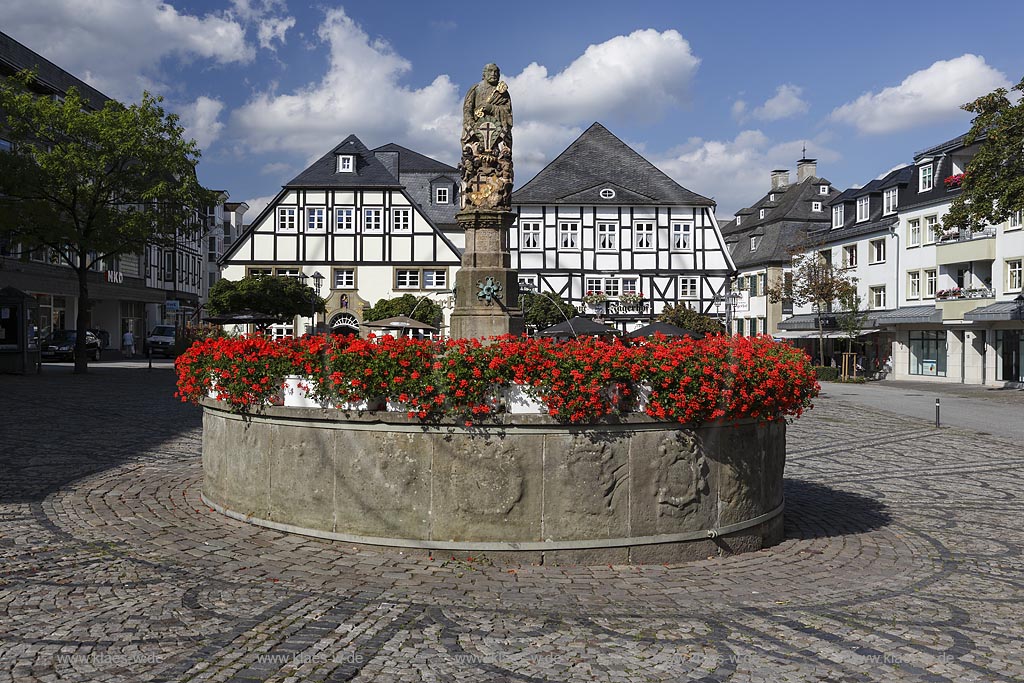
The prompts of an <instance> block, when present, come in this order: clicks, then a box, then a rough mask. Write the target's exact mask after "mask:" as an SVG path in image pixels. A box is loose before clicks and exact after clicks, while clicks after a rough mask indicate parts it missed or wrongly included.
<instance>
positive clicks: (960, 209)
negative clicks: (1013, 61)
mask: <svg viewBox="0 0 1024 683" xmlns="http://www.w3.org/2000/svg"><path fill="white" fill-rule="evenodd" d="M1011 90H1013V91H1016V92H1017V93H1019V94H1024V80H1021V82H1020V83H1018V84H1017V85H1015V86H1013V88H1011ZM1013 99H1015V98H1013ZM962 108H963V109H965V110H967V111H969V112H972V113H974V114H976V116H975V117H974V120H973V121H972V125H971V130H970V131H969V132H968V133H967V135H966V136H965V137H964V145H965V146H966V145H972V144H974V143H975V142H980V143H981V144H980V145H979V148H978V151H977V153H976V154H975V155H974V157H973V158H972V159H971V160H970V161H969V162H968V163H967V168H966V172H965V173H964V178H963V181H962V184H961V185H960V193H959V194H958V195H957V196H956V197H955V198H954V199H953V202H952V204H951V205H950V207H949V212H948V213H947V214H946V216H945V217H944V218H943V219H942V222H943V225H944V226H945V227H947V228H960V229H970V230H981V229H982V228H984V227H985V226H986V225H996V224H998V223H1002V222H1003V221H1005V220H1006V219H1007V218H1009V217H1010V215H1011V214H1013V213H1015V212H1017V211H1021V210H1024V99H1019V100H1017V101H1016V103H1014V102H1011V97H1010V94H1009V92H1008V91H1007V90H1006V89H1005V88H997V89H996V90H994V91H992V92H990V93H989V94H987V95H983V96H982V97H979V98H978V99H976V100H974V101H973V102H968V103H967V104H965V105H963V107H962Z"/></svg>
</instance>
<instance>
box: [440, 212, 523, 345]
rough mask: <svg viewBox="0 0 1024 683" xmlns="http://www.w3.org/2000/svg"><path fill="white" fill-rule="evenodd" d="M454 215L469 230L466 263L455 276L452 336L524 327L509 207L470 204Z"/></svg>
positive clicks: (510, 331) (479, 335)
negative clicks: (510, 246)
mask: <svg viewBox="0 0 1024 683" xmlns="http://www.w3.org/2000/svg"><path fill="white" fill-rule="evenodd" d="M455 220H456V221H457V222H458V224H459V225H460V226H461V227H462V229H463V230H465V232H466V250H465V252H463V254H462V268H460V269H459V272H458V273H457V274H456V276H455V310H454V311H453V312H452V318H451V336H452V337H453V338H456V339H463V338H465V339H469V338H478V339H479V338H485V337H496V336H499V335H503V334H514V335H520V334H522V333H523V329H524V325H523V311H522V309H521V308H520V307H519V274H518V273H517V272H516V271H515V270H512V268H511V267H510V266H511V263H512V258H511V256H510V254H509V250H508V234H509V230H510V229H511V227H512V221H513V220H515V216H514V215H513V214H512V212H510V211H501V210H486V209H472V208H470V209H466V210H463V211H460V212H459V213H458V214H457V215H456V217H455Z"/></svg>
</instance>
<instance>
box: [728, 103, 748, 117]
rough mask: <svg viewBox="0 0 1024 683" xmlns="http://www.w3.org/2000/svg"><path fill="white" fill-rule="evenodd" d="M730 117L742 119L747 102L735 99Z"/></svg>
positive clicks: (745, 111)
mask: <svg viewBox="0 0 1024 683" xmlns="http://www.w3.org/2000/svg"><path fill="white" fill-rule="evenodd" d="M731 111H732V117H733V118H734V119H736V120H737V121H742V120H743V119H744V118H745V116H746V113H747V103H746V102H745V101H743V100H736V101H735V102H733V103H732V110H731Z"/></svg>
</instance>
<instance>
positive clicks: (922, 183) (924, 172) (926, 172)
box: [917, 164, 935, 192]
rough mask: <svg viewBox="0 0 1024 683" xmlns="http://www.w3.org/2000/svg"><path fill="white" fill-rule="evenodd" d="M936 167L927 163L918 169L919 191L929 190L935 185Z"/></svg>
mask: <svg viewBox="0 0 1024 683" xmlns="http://www.w3.org/2000/svg"><path fill="white" fill-rule="evenodd" d="M934 176H935V169H933V168H932V165H931V164H925V165H924V166H922V167H921V168H919V169H917V191H918V192H927V191H929V190H930V189H932V187H934V185H935V177H934Z"/></svg>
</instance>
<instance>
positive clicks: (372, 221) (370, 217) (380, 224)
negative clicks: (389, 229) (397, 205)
mask: <svg viewBox="0 0 1024 683" xmlns="http://www.w3.org/2000/svg"><path fill="white" fill-rule="evenodd" d="M382 230H384V209H363V232H381V231H382Z"/></svg>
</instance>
